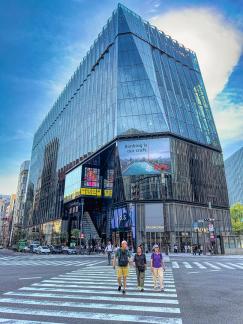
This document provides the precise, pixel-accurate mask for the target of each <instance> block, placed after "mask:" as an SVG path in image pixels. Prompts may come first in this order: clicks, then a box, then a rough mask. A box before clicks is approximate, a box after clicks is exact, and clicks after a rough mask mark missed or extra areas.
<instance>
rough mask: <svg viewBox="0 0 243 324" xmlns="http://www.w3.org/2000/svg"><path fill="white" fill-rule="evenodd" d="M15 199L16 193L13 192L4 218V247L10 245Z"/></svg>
mask: <svg viewBox="0 0 243 324" xmlns="http://www.w3.org/2000/svg"><path fill="white" fill-rule="evenodd" d="M15 201H16V195H15V194H12V195H11V196H10V202H9V205H8V206H7V208H6V211H5V215H4V217H3V218H2V243H3V246H4V247H8V246H9V245H10V237H11V230H12V222H13V214H14V208H15Z"/></svg>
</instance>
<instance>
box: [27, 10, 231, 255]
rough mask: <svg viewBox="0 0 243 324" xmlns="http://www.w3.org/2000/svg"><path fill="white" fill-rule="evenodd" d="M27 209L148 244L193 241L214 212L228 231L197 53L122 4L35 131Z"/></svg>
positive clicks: (34, 218) (31, 216) (33, 223)
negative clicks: (198, 224) (197, 229)
mask: <svg viewBox="0 0 243 324" xmlns="http://www.w3.org/2000/svg"><path fill="white" fill-rule="evenodd" d="M81 214H82V215H81ZM80 215H81V216H80ZM25 216H26V217H25V224H26V226H29V227H30V228H32V227H37V226H39V227H41V226H42V225H43V224H47V223H50V222H57V221H59V222H60V223H61V227H60V228H61V229H62V231H66V230H68V232H70V231H71V229H72V228H74V227H80V225H81V226H83V224H82V222H84V228H82V231H83V232H84V234H85V235H84V236H85V237H89V238H91V237H92V236H93V235H95V236H96V237H97V238H98V239H101V240H105V239H107V238H110V237H112V239H113V240H114V241H119V240H121V239H123V238H126V239H128V241H129V244H134V242H137V243H138V242H146V244H147V246H148V249H149V248H151V246H152V245H153V244H154V243H155V242H157V243H159V244H161V245H164V244H168V243H170V244H173V243H174V242H177V243H178V244H180V245H183V244H184V243H185V242H187V241H188V242H189V243H193V240H195V233H194V231H193V224H194V223H195V222H197V220H201V219H204V218H205V219H206V218H209V217H211V218H212V217H213V218H214V219H215V220H217V221H218V223H217V228H218V231H220V232H224V233H227V232H228V231H229V230H230V221H229V210H228V197H227V188H226V180H225V173H224V163H223V157H222V152H221V147H220V142H219V138H218V135H217V131H216V128H215V124H214V120H213V116H212V113H211V109H210V105H209V101H208V98H207V95H206V91H205V87H204V83H203V80H202V76H201V73H200V69H199V65H198V62H197V58H196V55H195V53H194V52H192V51H191V50H189V49H186V48H185V47H184V46H183V45H180V44H179V43H178V42H177V41H175V40H173V39H172V38H171V37H169V36H167V35H165V34H164V33H163V32H161V31H159V30H158V29H157V28H156V27H154V26H152V25H150V24H149V23H148V22H146V21H144V20H143V19H142V18H141V17H140V16H138V15H136V14H135V13H134V12H132V11H130V10H129V9H127V8H126V7H124V6H122V5H120V4H119V5H118V7H117V9H116V10H115V11H114V12H113V14H112V16H111V18H110V19H109V20H108V22H107V24H106V25H105V26H104V27H103V29H102V31H101V33H100V34H99V35H98V38H97V39H96V40H95V41H94V43H93V45H92V46H91V48H90V50H89V51H88V53H87V55H86V56H85V57H84V59H83V60H82V62H81V64H80V66H79V67H78V69H77V70H76V72H75V73H74V75H73V76H72V78H71V80H70V81H69V83H68V84H67V85H66V87H65V89H64V90H63V92H62V93H61V94H60V96H59V98H58V99H57V101H56V103H55V104H54V106H53V107H52V109H51V110H50V112H49V113H48V115H47V116H46V118H45V119H44V121H43V122H42V124H41V125H40V127H39V129H38V130H37V132H36V134H35V137H34V141H33V148H32V157H31V166H30V175H29V184H28V194H27V208H26V215H25ZM90 222H91V223H92V226H93V230H92V233H91V232H90V233H88V229H87V228H88V225H87V224H88V223H90ZM85 224H86V225H85ZM85 226H86V227H87V228H86V227H85ZM205 226H206V225H205ZM85 230H86V232H87V233H85ZM94 233H95V234H94ZM197 236H198V233H197Z"/></svg>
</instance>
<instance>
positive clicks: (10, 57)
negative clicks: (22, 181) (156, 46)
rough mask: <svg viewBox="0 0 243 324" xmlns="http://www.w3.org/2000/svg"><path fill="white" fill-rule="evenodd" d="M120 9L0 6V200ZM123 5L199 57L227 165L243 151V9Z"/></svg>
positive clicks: (157, 0)
mask: <svg viewBox="0 0 243 324" xmlns="http://www.w3.org/2000/svg"><path fill="white" fill-rule="evenodd" d="M117 3H118V1H113V0H102V1H100V0H1V1H0V43H1V46H0V68H1V73H0V93H1V96H0V105H1V115H0V116H1V117H0V166H1V167H0V192H1V193H5V194H6V193H12V192H15V191H16V186H17V177H18V172H19V167H20V164H21V162H22V161H24V160H25V159H29V158H30V155H31V146H32V139H33V135H34V132H35V130H36V129H37V127H38V125H39V124H40V122H41V120H42V119H43V117H44V116H45V114H46V113H47V112H48V110H49V109H50V107H51V106H52V104H53V103H54V101H55V100H56V98H57V96H58V94H59V93H60V92H61V90H62V88H63V87H64V85H65V84H66V83H67V81H68V79H69V78H70V76H71V75H72V73H73V72H74V70H75V69H76V67H77V65H78V64H79V62H80V61H81V59H82V57H83V56H84V55H85V53H86V52H87V50H88V49H89V46H90V45H91V44H92V42H93V41H94V39H95V38H96V37H97V35H98V33H99V32H100V31H101V28H102V26H103V25H104V24H105V23H106V20H107V19H108V18H109V17H110V15H111V13H112V11H113V10H114V8H115V7H116V6H117ZM122 3H123V4H124V5H126V6H127V7H129V8H130V9H132V10H134V11H135V12H137V13H138V14H140V15H141V16H142V17H143V18H144V19H146V20H149V21H151V22H152V23H153V24H154V25H156V26H158V27H159V28H160V29H161V30H164V31H165V32H167V33H168V34H171V35H172V36H173V37H174V38H176V39H178V40H179V41H180V42H182V43H185V45H186V46H188V47H190V48H192V49H193V50H195V51H196V52H197V54H198V59H199V64H200V67H201V70H202V73H203V77H204V79H205V85H206V89H207V91H208V94H209V99H210V102H211V106H212V110H213V114H214V116H215V121H216V126H217V129H218V131H219V135H220V139H221V143H222V147H223V151H224V156H225V157H228V156H229V155H230V154H232V153H233V152H234V151H236V150H237V149H238V148H239V147H240V146H242V143H243V131H242V129H243V127H242V126H243V122H242V120H243V93H242V84H243V55H242V43H243V42H242V33H243V12H242V10H243V9H242V8H243V1H230V0H228V1H226V0H218V1H196V0H188V1H183V0H180V1H179V0H178V1H175V0H174V1H173V0H144V1H143V0H124V1H122ZM212 3H213V5H212ZM195 22H196V23H195ZM199 40H200V41H199ZM217 42H218V43H217ZM215 44H216V46H215ZM221 45H222V47H221ZM217 51H218V52H217ZM212 67H213V68H212ZM214 68H215V69H216V70H215V71H214ZM241 117H242V119H241Z"/></svg>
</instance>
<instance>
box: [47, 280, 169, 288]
mask: <svg viewBox="0 0 243 324" xmlns="http://www.w3.org/2000/svg"><path fill="white" fill-rule="evenodd" d="M148 281H150V282H151V283H150V284H149V283H148ZM42 282H43V283H54V284H61V283H62V284H77V282H76V281H71V282H67V281H62V280H52V279H48V280H43V281H42ZM79 284H80V286H81V285H82V286H85V287H86V286H87V285H92V286H95V287H104V284H103V283H102V281H101V282H97V283H94V282H93V281H85V282H81V283H79ZM128 285H129V286H130V282H129V281H128ZM106 286H112V287H114V283H113V282H110V283H109V282H107V283H106ZM153 286H154V285H153V283H152V279H151V280H149V279H148V280H146V281H145V287H153ZM166 287H168V288H175V285H174V284H168V283H167V284H166Z"/></svg>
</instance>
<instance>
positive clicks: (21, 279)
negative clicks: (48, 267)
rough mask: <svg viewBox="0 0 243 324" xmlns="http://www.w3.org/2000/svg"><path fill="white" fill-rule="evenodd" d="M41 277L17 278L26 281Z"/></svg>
mask: <svg viewBox="0 0 243 324" xmlns="http://www.w3.org/2000/svg"><path fill="white" fill-rule="evenodd" d="M39 278H42V277H29V278H19V280H27V279H39Z"/></svg>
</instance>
